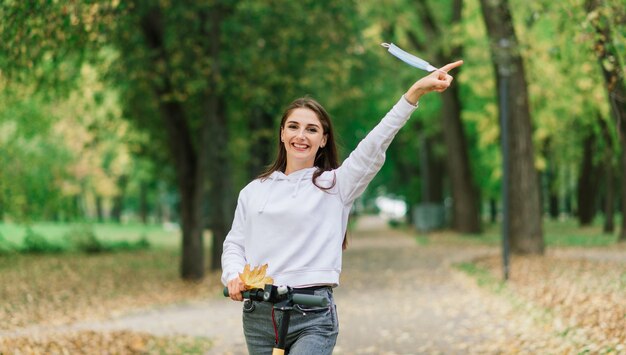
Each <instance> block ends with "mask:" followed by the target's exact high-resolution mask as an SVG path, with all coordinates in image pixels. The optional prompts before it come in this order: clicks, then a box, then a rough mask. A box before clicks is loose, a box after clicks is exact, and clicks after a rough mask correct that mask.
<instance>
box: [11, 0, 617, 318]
mask: <svg viewBox="0 0 626 355" xmlns="http://www.w3.org/2000/svg"><path fill="white" fill-rule="evenodd" d="M624 5H625V4H624V1H623V0H562V1H548V0H535V1H522V0H500V1H493V0H481V1H479V0H465V1H462V0H441V1H433V0H430V1H429V0H393V1H392V0H382V1H358V2H357V1H339V0H335V1H333V0H304V1H280V0H267V1H252V0H240V1H234V0H233V1H225V0H224V1H222V0H206V1H169V0H160V1H157V0H154V1H140V0H135V1H119V0H102V1H97V0H89V1H87V0H85V1H27V2H22V1H16V0H5V1H3V2H2V4H1V5H0V19H1V21H0V43H2V44H1V45H0V48H1V50H0V261H1V262H2V263H3V264H4V266H5V267H6V268H11V267H13V266H14V265H17V264H16V263H21V262H25V261H24V260H31V259H28V258H31V257H32V256H33V255H35V256H41V255H54V257H55V258H63V255H78V254H80V255H83V254H86V255H90V254H103V253H105V254H106V253H107V252H114V251H137V252H138V253H141V252H142V251H145V250H150V249H156V250H165V252H163V251H159V253H161V252H162V253H165V254H166V255H167V257H164V258H166V259H159V257H154V258H155V259H150V260H152V261H153V262H154V267H155V268H156V269H159V268H160V267H161V266H163V265H162V263H166V264H168V265H174V268H173V269H172V270H170V269H168V270H170V271H168V272H170V273H171V275H174V276H173V277H182V278H183V279H186V280H200V279H203V278H204V277H205V274H206V273H207V271H216V270H219V267H220V265H219V262H220V260H219V255H221V244H222V242H223V240H224V237H225V235H226V233H227V232H228V230H229V228H230V224H231V222H232V215H233V212H234V208H235V204H236V200H237V193H238V191H239V190H240V189H241V188H242V187H243V186H245V185H246V184H247V183H248V182H249V181H250V180H251V179H254V178H255V177H256V176H257V175H258V174H259V173H260V172H261V171H262V170H263V169H264V167H265V166H266V165H267V164H269V163H270V162H271V161H272V160H273V157H274V154H275V149H276V146H277V134H278V127H277V125H278V123H279V119H280V114H281V113H282V110H283V109H284V107H285V106H286V105H287V104H289V103H290V102H291V101H292V100H293V99H295V98H297V97H301V96H304V95H309V96H311V97H314V98H316V99H317V100H318V101H319V102H320V103H322V104H323V105H324V106H325V107H326V109H327V110H328V111H329V112H330V114H331V116H332V118H333V122H334V125H335V129H336V132H337V133H336V135H337V137H338V141H339V144H340V155H341V157H342V158H345V157H346V156H347V154H349V152H350V151H351V150H352V149H354V147H355V146H356V145H357V143H358V142H359V141H360V140H361V139H362V138H363V137H364V136H365V135H366V134H367V132H368V131H369V130H370V129H371V128H372V127H374V125H375V124H376V123H377V122H378V120H379V119H380V118H381V117H382V116H384V115H385V113H386V112H387V111H388V110H389V109H390V108H391V106H392V105H393V104H394V103H395V102H396V101H397V100H398V99H399V98H400V97H401V95H402V94H403V93H404V92H405V91H406V89H408V87H409V86H410V85H411V84H412V83H414V82H415V81H416V80H418V79H419V78H420V77H422V76H424V75H425V72H422V71H419V70H417V69H415V68H412V67H410V66H408V65H406V64H404V63H403V62H401V61H400V60H398V59H396V58H395V57H393V56H392V55H390V54H389V53H387V51H386V49H385V48H383V47H381V46H380V44H381V43H382V42H388V43H391V42H393V43H394V44H396V45H398V46H399V47H401V48H403V49H405V50H406V51H409V52H411V53H414V54H416V55H417V56H419V57H421V58H423V59H425V60H427V61H429V62H430V63H431V64H433V65H435V66H442V65H444V64H446V63H448V62H451V61H453V60H456V59H461V58H462V59H463V60H464V61H465V64H464V65H463V66H462V67H460V68H459V69H455V70H454V72H452V73H451V74H452V75H454V76H455V81H454V84H453V86H452V87H451V89H450V90H448V91H446V92H445V93H444V94H442V95H439V94H430V95H427V96H426V97H424V98H423V99H422V100H421V102H420V107H419V109H418V110H417V111H416V112H415V113H414V114H413V116H412V119H411V120H410V121H409V122H408V123H407V125H406V126H405V127H404V128H403V130H402V131H401V132H400V133H399V134H398V136H397V137H396V139H395V141H394V143H393V144H392V145H391V147H390V148H389V150H388V153H387V160H386V163H385V166H384V167H383V169H382V171H381V172H380V173H379V174H378V175H377V177H376V179H375V180H374V181H373V182H372V183H371V185H370V186H369V188H368V190H367V191H366V193H365V194H364V196H363V197H362V198H361V199H360V200H359V201H357V203H356V204H355V208H354V214H355V216H357V215H359V214H366V213H379V214H380V215H381V216H383V217H384V218H386V219H387V220H389V221H390V223H391V224H393V225H394V226H397V227H401V228H415V229H416V230H417V231H418V232H419V233H431V232H433V231H445V232H446V233H452V234H454V235H457V236H460V237H463V238H474V239H481V238H482V239H483V240H488V241H491V242H492V243H498V240H499V238H500V233H501V229H502V226H501V224H500V223H501V221H502V217H503V204H502V197H503V196H502V191H503V190H502V183H503V176H508V180H507V181H508V185H509V190H508V191H509V195H508V201H509V205H508V207H509V214H510V223H508V233H509V238H510V244H511V252H512V253H514V254H543V253H544V252H545V250H546V247H548V248H549V247H550V246H551V245H562V244H563V243H565V244H568V243H569V244H573V245H576V246H589V245H592V246H598V245H600V246H609V247H610V246H614V245H617V244H616V243H618V241H624V240H626V228H625V226H626V221H625V220H624V218H623V217H622V216H623V215H624V211H625V209H626V188H624V186H626V150H625V149H624V148H625V147H626V138H625V137H626V89H625V78H624V69H625V67H624V65H625V64H624V63H626V62H625V61H626V6H624ZM503 120H506V122H507V125H508V127H509V130H508V132H509V133H508V134H507V135H506V137H503V136H502V134H501V122H502V121H503ZM502 138H506V139H505V142H506V143H505V144H504V145H502V143H501V142H502V140H501V139H502ZM503 156H507V157H508V161H509V170H508V174H504V173H505V171H503ZM355 218H356V217H355ZM569 244H568V245H569ZM77 253H78V254H77ZM135 255H144V256H145V254H135ZM150 255H151V254H150ZM159 255H161V254H159ZM161 256H162V255H161ZM150 258H152V256H151V257H150ZM140 260H143V259H140ZM158 260H161V261H158ZM162 260H168V261H167V262H163V261H162ZM152 261H150V262H149V261H146V260H143V261H140V263H142V262H143V263H146V265H153V264H151V262H152ZM168 267H169V266H168ZM176 275H177V276H176ZM5 277H7V279H6V280H8V276H6V275H5ZM15 277H18V276H15ZM4 292H9V291H6V290H5V291H4ZM194 292H195V291H194ZM7 295H8V293H6V294H5V296H7ZM18 323H19V322H18Z"/></svg>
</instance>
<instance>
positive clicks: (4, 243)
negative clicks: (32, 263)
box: [0, 233, 17, 256]
mask: <svg viewBox="0 0 626 355" xmlns="http://www.w3.org/2000/svg"><path fill="white" fill-rule="evenodd" d="M15 252H17V248H16V247H15V245H13V243H10V242H9V241H8V240H6V238H5V237H4V236H3V235H2V233H0V256H2V255H9V254H13V253H15Z"/></svg>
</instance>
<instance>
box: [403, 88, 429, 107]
mask: <svg viewBox="0 0 626 355" xmlns="http://www.w3.org/2000/svg"><path fill="white" fill-rule="evenodd" d="M424 94H426V91H425V90H424V89H422V88H420V87H411V88H410V89H409V90H408V91H407V92H406V93H405V94H404V97H405V98H406V100H407V101H408V102H409V103H410V104H412V105H416V104H417V102H418V101H419V99H420V98H421V97H422V96H423V95H424Z"/></svg>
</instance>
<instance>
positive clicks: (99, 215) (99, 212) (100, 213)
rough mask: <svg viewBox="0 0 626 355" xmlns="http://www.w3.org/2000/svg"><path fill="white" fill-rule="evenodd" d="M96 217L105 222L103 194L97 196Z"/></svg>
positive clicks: (100, 221)
mask: <svg viewBox="0 0 626 355" xmlns="http://www.w3.org/2000/svg"><path fill="white" fill-rule="evenodd" d="M96 218H97V220H98V222H99V223H102V222H104V209H103V208H102V197H101V196H96Z"/></svg>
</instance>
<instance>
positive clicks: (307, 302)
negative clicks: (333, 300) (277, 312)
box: [293, 293, 329, 307]
mask: <svg viewBox="0 0 626 355" xmlns="http://www.w3.org/2000/svg"><path fill="white" fill-rule="evenodd" d="M293 303H296V304H301V305H303V306H311V307H327V306H328V303H329V302H328V298H326V297H323V296H314V295H303V294H300V293H295V294H294V295H293Z"/></svg>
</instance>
